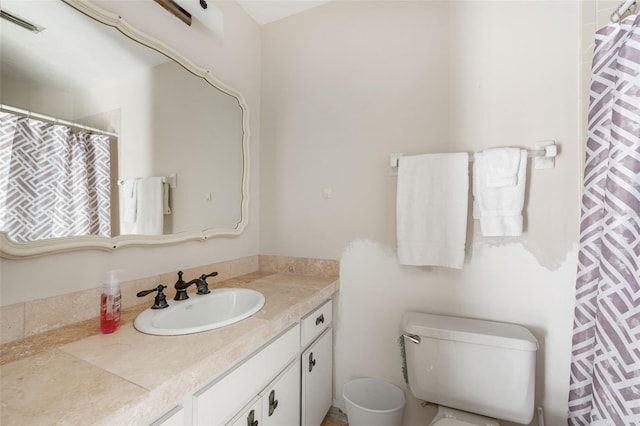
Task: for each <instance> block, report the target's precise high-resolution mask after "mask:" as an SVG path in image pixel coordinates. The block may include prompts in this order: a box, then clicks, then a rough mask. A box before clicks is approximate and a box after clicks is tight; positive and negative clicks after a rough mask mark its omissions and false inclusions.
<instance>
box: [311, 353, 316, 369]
mask: <svg viewBox="0 0 640 426" xmlns="http://www.w3.org/2000/svg"><path fill="white" fill-rule="evenodd" d="M315 366H316V360H315V359H313V352H311V353H310V354H309V372H311V370H313V367H315Z"/></svg>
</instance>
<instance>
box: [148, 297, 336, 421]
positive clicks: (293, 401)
mask: <svg viewBox="0 0 640 426" xmlns="http://www.w3.org/2000/svg"><path fill="white" fill-rule="evenodd" d="M332 317H333V305H332V302H331V300H328V301H326V302H324V303H323V304H321V305H320V306H319V307H317V308H316V309H314V310H313V311H312V312H311V313H309V314H308V315H306V316H305V317H303V318H302V319H301V320H300V322H299V323H295V324H294V325H292V326H290V327H289V328H287V329H286V330H285V331H283V332H282V333H280V334H279V335H278V336H277V337H275V338H274V339H272V340H271V341H270V342H268V343H267V344H265V345H264V346H263V347H262V348H260V349H259V350H257V351H256V352H254V353H253V354H251V355H250V356H249V357H247V358H246V359H244V360H243V361H241V362H240V363H239V364H237V365H236V366H235V367H233V368H231V369H230V370H229V371H228V372H226V373H224V374H223V375H222V376H220V377H218V378H216V379H214V380H212V381H211V383H209V384H207V385H206V386H204V387H202V388H200V389H198V390H195V392H190V393H189V394H188V395H186V396H185V397H184V398H183V399H181V400H180V401H178V402H177V403H176V404H174V405H172V406H170V407H172V408H171V409H170V410H168V411H166V412H165V413H166V414H164V415H162V416H161V417H160V418H158V419H157V420H156V421H155V422H153V423H151V425H152V426H174V425H194V426H195V425H200V426H205V425H206V426H320V424H321V423H322V420H323V419H324V417H325V416H326V414H327V412H328V411H329V408H330V407H331V402H332V400H333V330H332V319H333V318H332Z"/></svg>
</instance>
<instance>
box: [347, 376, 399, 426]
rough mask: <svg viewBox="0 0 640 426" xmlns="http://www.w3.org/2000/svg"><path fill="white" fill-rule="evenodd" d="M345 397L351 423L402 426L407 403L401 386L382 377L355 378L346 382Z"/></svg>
mask: <svg viewBox="0 0 640 426" xmlns="http://www.w3.org/2000/svg"><path fill="white" fill-rule="evenodd" d="M342 397H343V398H344V400H345V403H346V406H347V418H348V421H349V426H400V425H402V414H403V408H404V405H405V403H406V400H405V399H404V392H403V391H402V389H400V388H399V387H397V386H395V385H392V384H391V383H387V382H385V381H384V380H379V379H369V378H364V379H355V380H352V381H350V382H348V383H345V385H344V387H343V388H342Z"/></svg>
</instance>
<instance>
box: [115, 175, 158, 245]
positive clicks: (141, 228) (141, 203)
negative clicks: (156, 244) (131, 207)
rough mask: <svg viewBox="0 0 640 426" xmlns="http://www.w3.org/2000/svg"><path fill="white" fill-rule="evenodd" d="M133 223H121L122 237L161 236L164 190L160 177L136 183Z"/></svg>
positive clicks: (139, 180)
mask: <svg viewBox="0 0 640 426" xmlns="http://www.w3.org/2000/svg"><path fill="white" fill-rule="evenodd" d="M136 192H137V195H136V217H135V221H133V222H130V221H122V222H121V223H120V233H121V234H122V235H127V234H138V235H162V233H163V227H164V218H163V208H164V202H163V200H164V188H163V183H162V178H161V177H149V178H143V179H137V181H136Z"/></svg>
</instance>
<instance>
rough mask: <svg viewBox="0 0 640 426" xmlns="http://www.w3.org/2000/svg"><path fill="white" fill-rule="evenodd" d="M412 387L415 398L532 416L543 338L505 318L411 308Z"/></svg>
mask: <svg viewBox="0 0 640 426" xmlns="http://www.w3.org/2000/svg"><path fill="white" fill-rule="evenodd" d="M402 329H403V330H404V333H405V334H404V335H405V338H404V346H405V353H406V362H407V376H408V379H409V388H410V389H411V392H412V393H413V395H414V396H415V397H416V398H419V399H422V400H425V401H428V402H432V403H436V404H439V405H444V406H447V407H452V408H457V409H459V410H464V411H469V412H471V413H476V414H481V415H485V416H489V417H495V418H498V419H503V420H508V421H512V422H516V423H521V424H529V422H530V421H531V419H532V418H533V405H534V392H535V366H536V364H535V359H536V351H537V349H538V341H537V340H536V338H535V337H534V336H533V334H531V332H530V331H529V330H527V329H526V328H524V327H522V326H519V325H515V324H507V323H501V322H493V321H483V320H475V319H468V318H458V317H450V316H443V315H432V314H427V313H421V312H407V313H405V314H404V316H403V317H402Z"/></svg>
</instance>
